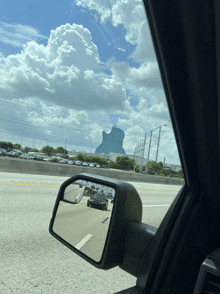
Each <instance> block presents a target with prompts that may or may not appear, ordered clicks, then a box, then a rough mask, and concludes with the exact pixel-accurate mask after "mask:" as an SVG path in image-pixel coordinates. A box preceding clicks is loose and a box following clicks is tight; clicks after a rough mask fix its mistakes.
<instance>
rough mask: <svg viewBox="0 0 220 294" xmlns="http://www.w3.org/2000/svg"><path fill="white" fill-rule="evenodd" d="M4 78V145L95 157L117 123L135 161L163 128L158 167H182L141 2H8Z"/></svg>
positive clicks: (1, 41)
mask: <svg viewBox="0 0 220 294" xmlns="http://www.w3.org/2000/svg"><path fill="white" fill-rule="evenodd" d="M0 78H1V84H0V105H1V109H2V110H1V113H0V121H1V126H2V130H1V133H0V135H2V140H6V141H7V140H8V141H13V143H16V142H18V143H21V142H22V145H25V146H28V145H30V146H31V145H32V146H31V147H33V146H34V147H37V148H42V146H44V145H45V144H49V145H52V146H53V147H57V146H63V145H64V142H67V149H69V150H77V151H80V150H85V151H88V150H89V151H90V150H91V149H92V151H95V149H96V147H98V145H99V144H100V143H101V141H102V131H103V130H105V131H106V132H110V131H111V128H112V125H113V124H117V126H118V127H119V128H121V129H122V130H124V132H125V139H124V143H123V147H124V149H125V151H126V153H128V154H133V153H134V148H135V146H136V145H138V144H139V143H140V141H141V140H143V138H144V134H145V133H146V132H149V131H150V130H153V129H155V128H157V127H158V126H160V125H165V124H166V125H167V127H166V128H165V127H162V133H161V141H160V151H159V160H161V161H163V160H164V158H166V162H170V163H176V164H179V156H178V153H177V149H176V143H175V138H174V136H173V131H172V125H171V122H170V117H169V112H168V108H167V104H166V99H165V95H164V91H163V87H162V82H161V79H160V73H159V69H158V65H157V61H156V57H155V53H154V49H153V45H152V41H151V37H150V32H149V28H148V24H147V21H146V16H145V12H144V8H143V5H142V2H141V1H136V2H134V1H132V0H128V1H127V3H125V2H121V1H120V0H111V1H108V0H87V1H85V0H75V1H74V0H71V1H67V0H65V1H57V0H56V1H45V0H44V1H43V0H38V1H32V0H22V1H12V0H7V1H5V0H2V1H1V3H0ZM0 140H1V139H0ZM157 140H158V131H157V132H154V133H153V144H152V151H151V154H152V159H154V157H155V154H156V147H157ZM91 146H92V147H91ZM167 147H168V148H167ZM146 156H147V151H146V153H145V157H146Z"/></svg>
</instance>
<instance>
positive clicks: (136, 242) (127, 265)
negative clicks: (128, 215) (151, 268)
mask: <svg viewBox="0 0 220 294" xmlns="http://www.w3.org/2000/svg"><path fill="white" fill-rule="evenodd" d="M156 231H157V228H156V227H153V226H150V225H147V224H144V223H139V222H131V223H129V224H128V226H127V230H126V237H125V242H124V258H123V262H122V264H120V265H119V267H120V268H121V269H123V270H124V271H126V272H128V273H129V274H131V275H133V276H135V277H139V276H141V274H142V271H143V270H144V264H145V263H146V262H145V263H143V260H142V259H141V257H142V254H143V253H144V251H145V250H146V247H147V246H148V245H149V244H150V242H151V240H152V238H153V236H154V235H155V234H156Z"/></svg>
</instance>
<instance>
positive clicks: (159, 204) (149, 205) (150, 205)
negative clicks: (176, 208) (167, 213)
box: [142, 204, 170, 207]
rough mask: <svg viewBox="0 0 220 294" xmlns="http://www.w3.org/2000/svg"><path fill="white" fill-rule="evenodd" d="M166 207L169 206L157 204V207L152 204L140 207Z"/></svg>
mask: <svg viewBox="0 0 220 294" xmlns="http://www.w3.org/2000/svg"><path fill="white" fill-rule="evenodd" d="M163 206H164V207H168V206H170V204H159V205H154V204H152V205H142V207H163Z"/></svg>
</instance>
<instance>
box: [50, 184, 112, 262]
mask: <svg viewBox="0 0 220 294" xmlns="http://www.w3.org/2000/svg"><path fill="white" fill-rule="evenodd" d="M114 197H115V190H114V189H113V188H111V187H107V186H103V185H100V184H96V183H92V182H85V183H79V182H78V181H77V182H75V183H72V184H70V185H69V186H67V187H66V189H65V191H64V196H63V200H64V201H60V203H59V206H58V209H57V212H56V217H55V221H54V224H53V231H54V232H55V233H56V234H57V235H59V236H60V237H61V238H62V239H63V240H65V241H66V242H68V243H69V244H70V245H72V246H73V247H75V248H76V249H78V250H80V251H81V252H83V253H84V254H85V255H87V256H88V257H90V258H91V259H93V260H95V261H96V262H98V261H100V259H101V256H102V253H103V249H104V245H105V241H106V236H107V232H108V228H109V223H110V219H111V213H112V209H113V203H114V202H113V199H114ZM65 200H67V201H71V203H67V202H65ZM76 204H77V205H76Z"/></svg>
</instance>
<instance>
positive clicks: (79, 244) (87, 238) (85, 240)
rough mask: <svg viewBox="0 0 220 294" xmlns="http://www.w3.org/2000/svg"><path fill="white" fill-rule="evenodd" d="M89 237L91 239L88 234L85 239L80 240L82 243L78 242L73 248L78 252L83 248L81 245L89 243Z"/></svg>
mask: <svg viewBox="0 0 220 294" xmlns="http://www.w3.org/2000/svg"><path fill="white" fill-rule="evenodd" d="M91 237H92V235H90V234H88V235H87V236H86V237H85V238H83V239H82V241H80V242H79V243H78V244H77V245H76V246H75V248H76V249H78V250H80V249H81V248H82V247H83V245H85V244H86V242H87V241H89V239H90V238H91Z"/></svg>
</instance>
